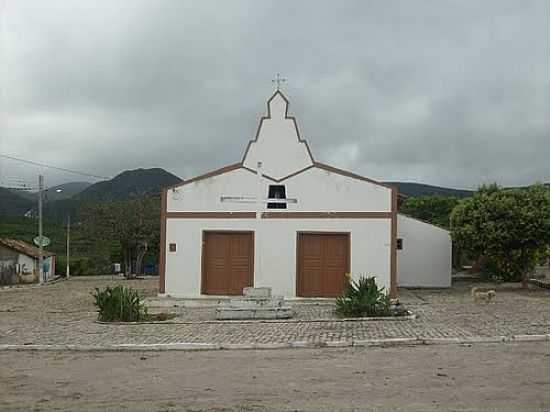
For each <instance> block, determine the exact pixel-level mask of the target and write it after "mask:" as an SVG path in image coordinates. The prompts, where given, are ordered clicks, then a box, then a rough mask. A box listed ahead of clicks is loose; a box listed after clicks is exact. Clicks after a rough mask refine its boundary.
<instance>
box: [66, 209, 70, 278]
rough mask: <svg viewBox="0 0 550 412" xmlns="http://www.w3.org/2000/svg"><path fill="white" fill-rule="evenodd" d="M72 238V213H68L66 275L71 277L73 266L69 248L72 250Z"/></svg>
mask: <svg viewBox="0 0 550 412" xmlns="http://www.w3.org/2000/svg"><path fill="white" fill-rule="evenodd" d="M70 238H71V215H70V214H69V215H67V270H66V272H65V276H66V278H67V279H69V276H70V275H71V267H70V265H69V250H70Z"/></svg>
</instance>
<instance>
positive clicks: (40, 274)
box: [38, 175, 44, 283]
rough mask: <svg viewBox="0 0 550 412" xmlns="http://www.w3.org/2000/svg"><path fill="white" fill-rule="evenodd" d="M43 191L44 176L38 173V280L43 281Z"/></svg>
mask: <svg viewBox="0 0 550 412" xmlns="http://www.w3.org/2000/svg"><path fill="white" fill-rule="evenodd" d="M43 192H44V176H42V175H38V239H39V242H38V282H39V283H43V282H44V268H43V265H44V256H43V246H42V195H43Z"/></svg>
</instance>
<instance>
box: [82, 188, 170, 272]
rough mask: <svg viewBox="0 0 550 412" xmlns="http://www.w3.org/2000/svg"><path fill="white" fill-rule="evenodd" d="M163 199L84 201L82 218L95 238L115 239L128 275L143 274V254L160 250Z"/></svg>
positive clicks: (141, 198)
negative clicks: (161, 203) (161, 204)
mask: <svg viewBox="0 0 550 412" xmlns="http://www.w3.org/2000/svg"><path fill="white" fill-rule="evenodd" d="M159 216H160V201H159V198H157V197H140V198H135V199H131V200H126V201H118V202H104V203H85V204H83V205H82V206H81V209H80V218H81V220H82V223H83V225H85V227H86V228H87V230H88V232H89V234H90V236H92V237H94V239H96V240H116V241H117V242H118V244H119V247H120V256H121V257H122V258H123V259H124V262H125V271H126V275H127V276H130V274H131V273H140V272H141V264H142V261H143V258H144V256H145V255H146V254H147V253H148V252H153V253H155V251H156V250H158V244H159V237H160V223H159V222H160V218H159Z"/></svg>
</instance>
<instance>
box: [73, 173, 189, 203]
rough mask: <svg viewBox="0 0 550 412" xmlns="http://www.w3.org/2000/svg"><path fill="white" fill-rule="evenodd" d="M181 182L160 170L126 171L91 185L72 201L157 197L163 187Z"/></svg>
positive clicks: (110, 200) (105, 200) (107, 200)
mask: <svg viewBox="0 0 550 412" xmlns="http://www.w3.org/2000/svg"><path fill="white" fill-rule="evenodd" d="M181 181H182V180H181V179H180V178H179V177H177V176H175V175H173V174H172V173H169V172H167V171H166V170H164V169H161V168H152V169H135V170H127V171H125V172H122V173H121V174H119V175H117V176H115V177H114V178H112V179H111V180H106V181H103V182H99V183H95V184H93V185H91V186H90V187H88V188H86V189H85V190H83V191H82V192H80V193H79V194H77V195H76V196H75V197H73V200H78V201H92V202H113V201H117V200H127V199H130V198H132V197H140V196H152V195H158V194H160V191H161V189H162V188H163V187H166V186H171V185H175V184H177V183H180V182H181Z"/></svg>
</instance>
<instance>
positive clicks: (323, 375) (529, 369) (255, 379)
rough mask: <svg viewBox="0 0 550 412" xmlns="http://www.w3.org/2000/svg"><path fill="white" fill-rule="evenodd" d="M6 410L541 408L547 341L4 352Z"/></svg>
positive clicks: (549, 405) (546, 387) (549, 361)
mask: <svg viewBox="0 0 550 412" xmlns="http://www.w3.org/2000/svg"><path fill="white" fill-rule="evenodd" d="M0 365H1V367H0V401H1V403H0V405H1V407H0V410H2V411H4V412H7V411H31V410H32V411H60V410H63V411H64V410H75V411H76V410H80V411H118V410H128V411H180V410H186V411H195V412H198V411H217V412H220V411H319V410H327V411H354V410H357V411H368V410H376V411H378V410H381V411H386V410H392V411H393V410H395V411H436V410H437V411H440V410H453V411H486V410H490V411H520V410H521V411H527V410H533V411H544V410H550V344H548V343H523V344H493V345H474V346H457V345H445V346H422V347H399V348H397V347H394V348H368V349H361V348H351V349H318V350H309V349H294V350H271V351H267V350H266V351H213V352H178V351H171V352H169V351H167V352H143V353H139V352H72V353H68V352H64V353H61V352H1V353H0Z"/></svg>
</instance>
